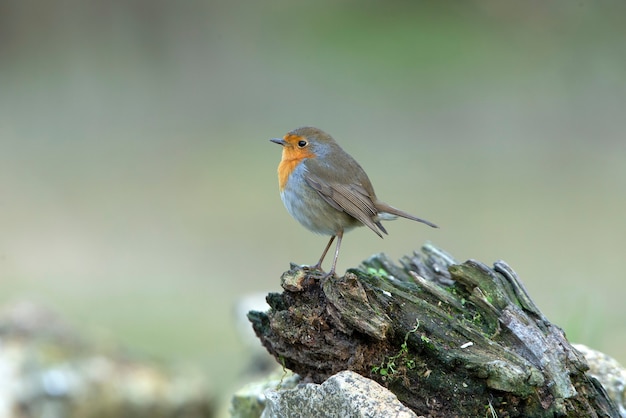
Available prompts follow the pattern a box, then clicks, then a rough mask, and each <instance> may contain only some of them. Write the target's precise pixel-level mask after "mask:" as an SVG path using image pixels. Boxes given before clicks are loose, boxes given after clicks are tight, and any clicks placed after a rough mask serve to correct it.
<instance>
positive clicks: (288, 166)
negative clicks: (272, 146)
mask: <svg viewBox="0 0 626 418" xmlns="http://www.w3.org/2000/svg"><path fill="white" fill-rule="evenodd" d="M300 139H301V137H299V136H297V135H287V136H285V141H287V143H288V144H287V145H285V146H284V147H283V157H282V160H281V161H280V164H278V187H279V188H280V191H283V190H284V188H285V186H286V185H287V181H288V180H289V176H290V175H291V173H292V172H293V170H295V169H296V167H297V166H298V164H300V163H301V162H302V161H304V160H305V159H307V158H315V154H313V153H312V152H311V150H310V149H309V148H308V147H307V148H298V146H297V145H295V144H297V143H298V141H299V140H300Z"/></svg>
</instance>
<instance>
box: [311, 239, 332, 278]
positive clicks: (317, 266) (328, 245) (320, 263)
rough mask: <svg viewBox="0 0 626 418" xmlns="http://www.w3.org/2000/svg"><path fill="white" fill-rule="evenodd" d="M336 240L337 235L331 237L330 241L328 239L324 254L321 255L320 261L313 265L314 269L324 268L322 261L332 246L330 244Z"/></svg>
mask: <svg viewBox="0 0 626 418" xmlns="http://www.w3.org/2000/svg"><path fill="white" fill-rule="evenodd" d="M334 240H335V235H333V236H332V237H330V241H328V244H326V248H325V249H324V252H323V253H322V256H321V257H320V261H318V262H317V264H316V265H314V266H311V269H312V270H322V261H324V257H326V253H327V252H328V249H329V248H330V245H331V244H332V243H333V241H334Z"/></svg>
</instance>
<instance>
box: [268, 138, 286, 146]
mask: <svg viewBox="0 0 626 418" xmlns="http://www.w3.org/2000/svg"><path fill="white" fill-rule="evenodd" d="M270 141H272V142H273V143H275V144H278V145H282V146H283V147H284V146H285V145H287V141H285V140H284V139H281V138H272V139H270Z"/></svg>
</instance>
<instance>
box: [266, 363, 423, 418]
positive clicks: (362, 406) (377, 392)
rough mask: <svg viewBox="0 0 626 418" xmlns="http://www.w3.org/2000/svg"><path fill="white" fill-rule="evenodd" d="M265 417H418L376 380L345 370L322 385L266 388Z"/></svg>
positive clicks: (309, 384) (310, 384)
mask: <svg viewBox="0 0 626 418" xmlns="http://www.w3.org/2000/svg"><path fill="white" fill-rule="evenodd" d="M265 398H266V399H265V410H264V411H263V414H262V415H261V416H262V418H285V417H289V418H305V417H337V418H378V417H385V418H416V417H417V415H416V414H415V413H414V412H413V411H411V410H410V409H409V408H407V407H406V406H404V405H402V403H400V401H399V400H398V398H397V397H396V395H394V394H393V393H391V392H390V391H389V390H387V389H385V388H384V387H382V386H381V385H379V384H378V383H376V382H374V381H373V380H370V379H367V378H365V377H363V376H361V375H359V374H357V373H354V372H350V371H343V372H340V373H337V374H336V375H334V376H331V377H330V378H329V379H328V380H326V381H325V382H324V383H322V384H321V385H317V384H313V383H308V384H303V385H299V386H298V387H296V388H294V389H289V390H276V389H268V390H266V391H265Z"/></svg>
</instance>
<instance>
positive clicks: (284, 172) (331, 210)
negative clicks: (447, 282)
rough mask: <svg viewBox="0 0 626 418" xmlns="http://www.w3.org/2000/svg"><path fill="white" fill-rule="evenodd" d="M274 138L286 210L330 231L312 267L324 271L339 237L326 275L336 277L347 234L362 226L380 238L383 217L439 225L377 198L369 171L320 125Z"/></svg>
mask: <svg viewBox="0 0 626 418" xmlns="http://www.w3.org/2000/svg"><path fill="white" fill-rule="evenodd" d="M270 141H271V142H273V143H275V144H278V145H280V146H282V158H281V161H280V163H279V165H278V188H279V190H280V197H281V199H282V201H283V204H284V205H285V208H286V209H287V211H288V212H289V214H290V215H291V216H292V217H293V218H295V219H296V220H297V221H298V222H300V224H302V225H303V226H304V227H305V228H307V229H309V230H310V231H312V232H315V233H317V234H322V235H330V240H329V241H328V244H327V245H326V248H325V249H324V251H323V253H322V256H321V257H320V259H319V261H318V262H317V264H315V265H313V266H311V267H310V268H311V269H313V270H319V271H322V272H323V270H322V262H323V261H324V258H325V257H326V253H327V252H328V250H329V249H330V246H331V245H332V243H333V241H334V240H335V238H336V239H337V246H336V247H335V257H334V259H333V263H332V267H331V269H330V271H329V272H328V273H327V274H326V275H325V276H324V277H330V276H335V270H336V268H337V258H338V257H339V249H340V248H341V240H342V238H343V234H344V232H346V231H349V230H351V229H353V228H355V227H357V226H363V225H365V226H367V227H368V228H370V229H371V230H372V231H374V232H375V233H376V234H377V235H378V236H379V237H381V238H383V234H387V231H386V230H385V228H384V227H383V225H382V223H381V221H383V220H385V221H386V220H392V219H396V217H398V216H400V217H402V218H406V219H410V220H412V221H417V222H421V223H423V224H426V225H428V226H430V227H433V228H438V226H437V225H435V224H434V223H432V222H430V221H427V220H425V219H422V218H418V217H417V216H413V215H411V214H410V213H407V212H405V211H403V210H400V209H396V208H394V207H393V206H390V205H388V204H387V203H384V202H382V201H380V200H378V198H377V197H376V193H374V187H373V186H372V183H371V182H370V179H369V178H368V177H367V174H366V173H365V170H363V168H362V167H361V166H360V165H359V163H358V162H356V160H355V159H354V158H352V157H351V156H350V154H348V153H347V152H346V151H344V150H343V149H342V148H341V147H340V146H339V144H337V142H336V141H335V140H334V139H333V137H332V136H330V135H329V134H327V133H326V132H324V131H322V130H321V129H318V128H314V127H311V126H304V127H300V128H296V129H294V130H292V131H290V132H288V133H287V134H286V135H285V136H284V137H282V138H271V139H270Z"/></svg>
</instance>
